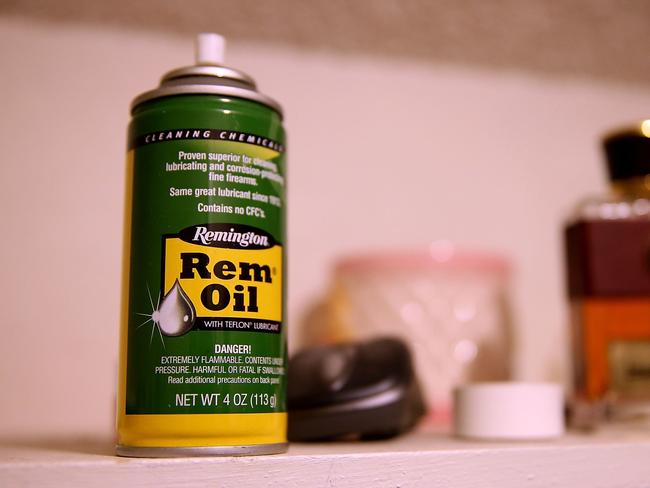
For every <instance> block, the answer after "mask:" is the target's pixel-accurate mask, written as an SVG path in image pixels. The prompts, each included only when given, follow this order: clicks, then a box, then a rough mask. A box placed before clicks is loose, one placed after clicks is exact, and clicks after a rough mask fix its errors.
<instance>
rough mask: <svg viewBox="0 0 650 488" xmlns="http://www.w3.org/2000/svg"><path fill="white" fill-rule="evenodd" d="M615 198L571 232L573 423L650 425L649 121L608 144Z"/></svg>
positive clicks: (597, 202) (607, 197) (574, 223)
mask: <svg viewBox="0 0 650 488" xmlns="http://www.w3.org/2000/svg"><path fill="white" fill-rule="evenodd" d="M603 146H604V150H605V154H606V156H607V160H606V162H607V169H608V173H609V179H610V185H611V186H610V191H609V192H608V193H606V194H604V195H602V196H598V197H592V198H589V199H586V200H584V201H583V202H582V203H580V204H579V205H578V207H577V208H576V209H575V211H574V214H573V216H572V218H571V220H570V222H569V224H568V225H567V228H566V231H565V242H566V252H567V279H568V289H569V298H570V301H571V311H572V333H573V352H574V354H573V360H574V361H573V364H574V369H573V370H574V395H573V402H572V406H573V420H574V423H575V424H576V425H578V426H586V427H591V426H595V425H596V424H597V423H598V422H600V421H604V420H616V419H620V420H632V419H643V420H645V421H648V420H650V120H646V121H644V122H642V123H640V124H639V125H638V126H636V127H631V128H629V129H626V130H622V131H619V132H616V133H613V134H610V135H609V136H607V137H606V138H605V139H604V141H603Z"/></svg>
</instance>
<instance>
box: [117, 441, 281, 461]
mask: <svg viewBox="0 0 650 488" xmlns="http://www.w3.org/2000/svg"><path fill="white" fill-rule="evenodd" d="M288 449H289V443H288V442H280V443H277V444H256V445H251V446H197V447H136V446H123V445H121V444H118V445H117V446H116V449H115V451H116V454H117V455H118V456H121V457H134V458H174V457H201V456H202V457H208V456H263V455H266V454H282V453H284V452H287V450H288Z"/></svg>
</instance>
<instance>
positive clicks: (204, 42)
mask: <svg viewBox="0 0 650 488" xmlns="http://www.w3.org/2000/svg"><path fill="white" fill-rule="evenodd" d="M225 50H226V40H225V39H224V37H223V36H220V35H219V34H214V33H212V32H204V33H201V34H198V35H197V36H196V64H223V61H224V53H225Z"/></svg>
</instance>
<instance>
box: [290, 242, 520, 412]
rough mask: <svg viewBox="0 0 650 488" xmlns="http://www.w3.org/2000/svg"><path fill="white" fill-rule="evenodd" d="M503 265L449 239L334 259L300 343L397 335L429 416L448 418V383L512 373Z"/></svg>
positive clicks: (450, 386)
mask: <svg viewBox="0 0 650 488" xmlns="http://www.w3.org/2000/svg"><path fill="white" fill-rule="evenodd" d="M507 268H508V266H507V264H506V262H505V261H504V260H503V259H502V258H500V257H496V256H492V255H484V254H475V253H463V252H459V251H457V250H455V248H454V246H453V245H451V244H450V243H449V242H446V241H443V242H436V243H434V244H433V245H432V246H431V247H430V249H429V250H423V251H416V252H386V253H381V254H364V255H362V256H357V257H348V258H345V259H342V260H340V261H339V262H338V263H337V265H336V267H335V269H334V276H333V282H332V286H331V288H330V290H329V294H328V297H327V300H326V303H325V306H324V310H321V312H323V311H324V312H325V313H324V314H323V313H321V314H320V317H321V323H320V324H318V325H317V326H314V327H308V328H306V329H303V343H310V344H315V343H331V342H340V341H348V340H356V339H366V338H370V337H375V336H394V337H399V338H401V339H403V340H404V341H406V343H407V344H409V346H410V348H411V351H412V353H413V354H414V359H415V364H416V369H417V372H418V378H419V381H420V384H421V386H422V388H423V390H424V395H425V398H426V400H427V404H428V406H429V408H430V413H431V416H430V418H431V419H432V420H434V421H447V420H448V419H449V416H450V411H451V393H452V390H453V387H454V386H456V385H458V384H460V383H465V382H468V381H487V380H490V381H497V380H507V379H509V377H510V342H511V340H510V337H511V331H510V324H509V313H508V307H507V304H506V299H505V290H506V281H507V274H508V273H507ZM314 325H316V324H314Z"/></svg>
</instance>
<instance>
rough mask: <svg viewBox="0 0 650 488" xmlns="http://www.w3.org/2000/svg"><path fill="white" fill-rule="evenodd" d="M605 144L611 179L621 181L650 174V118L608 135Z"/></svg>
mask: <svg viewBox="0 0 650 488" xmlns="http://www.w3.org/2000/svg"><path fill="white" fill-rule="evenodd" d="M603 146H604V148H605V154H606V156H607V169H608V172H609V179H610V180H612V181H621V180H627V179H630V178H638V177H643V176H646V175H649V174H650V120H644V121H643V122H642V123H640V124H639V125H638V126H637V127H631V128H629V129H625V130H621V131H618V132H614V133H612V134H610V135H608V136H606V137H605V139H604V140H603Z"/></svg>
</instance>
